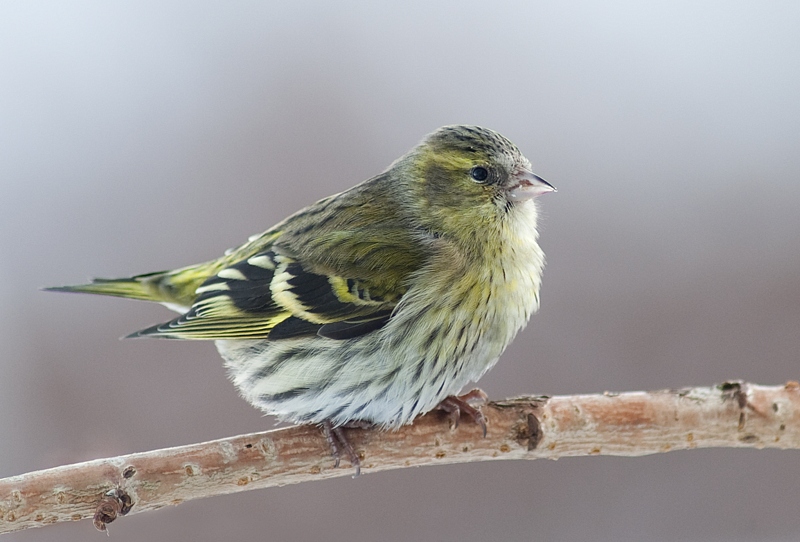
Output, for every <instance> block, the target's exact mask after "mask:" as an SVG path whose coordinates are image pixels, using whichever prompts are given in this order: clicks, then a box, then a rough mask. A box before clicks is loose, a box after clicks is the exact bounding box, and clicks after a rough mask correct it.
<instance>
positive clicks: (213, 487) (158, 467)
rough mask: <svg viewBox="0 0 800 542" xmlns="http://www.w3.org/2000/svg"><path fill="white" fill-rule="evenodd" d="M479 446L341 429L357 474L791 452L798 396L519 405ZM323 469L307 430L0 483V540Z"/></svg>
mask: <svg viewBox="0 0 800 542" xmlns="http://www.w3.org/2000/svg"><path fill="white" fill-rule="evenodd" d="M483 412H484V414H485V415H486V419H487V423H488V433H487V435H486V438H481V435H480V429H479V428H478V427H477V426H475V425H472V424H468V423H463V424H462V425H461V427H459V428H458V429H457V430H451V429H450V428H449V427H448V421H447V416H446V415H445V414H444V413H442V412H432V413H429V414H427V415H425V416H422V417H421V418H419V419H417V420H415V422H414V424H413V425H409V426H405V427H403V428H401V429H400V430H398V431H390V432H385V431H377V430H361V429H348V430H347V432H348V437H349V440H350V441H351V442H352V444H353V446H354V447H355V449H356V450H357V451H358V454H359V456H360V457H361V463H362V468H363V472H365V473H371V472H379V471H384V470H389V469H398V468H404V467H416V466H420V465H435V464H445V463H469V462H474V461H487V460H492V459H539V458H548V459H557V458H560V457H572V456H583V455H616V456H640V455H648V454H654V453H659V452H667V451H671V450H686V449H691V448H712V447H728V448H733V447H746V448H783V449H787V448H791V449H800V384H798V383H797V382H789V383H787V384H786V385H784V386H758V385H751V384H746V383H741V382H727V383H725V384H722V385H719V386H715V387H711V388H687V389H682V390H665V391H656V392H630V393H605V394H602V395H576V396H556V397H549V398H548V397H520V398H515V399H508V400H505V401H499V402H493V403H489V404H488V405H485V406H484V407H483ZM342 463H343V468H339V469H334V468H333V460H332V459H331V457H330V452H329V448H328V445H327V443H326V441H325V438H324V437H323V436H322V433H321V432H320V431H319V429H318V428H316V427H312V426H295V427H289V428H285V429H277V430H273V431H266V432H261V433H252V434H249V435H240V436H236V437H230V438H225V439H220V440H215V441H211V442H204V443H201V444H192V445H188V446H179V447H175V448H166V449H163V450H155V451H151V452H143V453H136V454H130V455H125V456H120V457H114V458H108V459H97V460H94V461H87V462H84V463H78V464H75V465H67V466H63V467H56V468H52V469H47V470H42V471H37V472H31V473H28V474H23V475H19V476H12V477H10V478H5V479H2V480H0V533H7V532H13V531H18V530H21V529H27V528H31V527H40V526H42V525H49V524H52V523H58V522H61V521H75V520H79V519H86V518H94V521H95V526H97V527H98V529H101V530H102V529H105V525H106V524H107V523H109V522H111V521H113V520H114V519H115V518H116V517H117V516H120V515H125V514H126V513H128V512H130V513H132V514H135V513H139V512H145V511H147V510H155V509H157V508H161V507H163V506H167V505H176V504H180V503H182V502H183V501H186V500H190V499H198V498H201V497H209V496H212V495H223V494H227V493H234V492H237V491H246V490H250V489H260V488H265V487H272V486H280V485H285V484H296V483H299V482H306V481H311V480H321V479H326V478H333V477H338V476H350V475H352V473H353V471H352V470H351V469H350V468H348V467H349V466H348V465H347V462H346V461H343V462H342Z"/></svg>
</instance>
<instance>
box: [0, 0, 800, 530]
mask: <svg viewBox="0 0 800 542" xmlns="http://www.w3.org/2000/svg"><path fill="white" fill-rule="evenodd" d="M798 25H800V4H798V3H797V2H791V1H789V2H731V1H726V2H722V1H719V2H702V3H698V2H690V1H685V2H681V1H673V2H660V3H646V4H645V3H640V2H620V1H607V2H602V3H596V2H569V3H567V2H555V1H553V2H538V1H536V2H534V1H519V2H492V3H491V4H489V3H479V2H466V1H464V2H451V3H429V2H414V1H406V2H403V3H402V4H398V5H395V6H391V5H387V4H385V3H374V4H367V3H358V2H335V3H333V2H324V1H308V2H269V3H267V2H238V1H233V2H225V3H196V2H171V3H168V4H165V3H162V2H136V3H128V4H123V3H108V2H74V3H69V4H65V3H57V2H49V3H48V2H36V1H28V2H3V3H2V4H0V72H1V73H2V82H1V83H0V345H2V351H3V354H2V357H0V413H2V415H0V476H10V475H14V474H20V473H24V472H27V471H31V470H34V469H41V468H46V467H52V466H57V465H61V464H66V463H72V462H77V461H83V460H87V459H93V458H98V457H106V456H114V455H118V454H124V453H131V452H136V451H145V450H151V449H155V448H160V447H167V446H175V445H181V444H189V443H194V442H200V441H203V440H208V439H214V438H220V437H224V436H230V435H235V434H239V433H244V432H251V431H259V430H264V429H269V428H271V427H272V426H273V420H272V419H269V418H264V417H262V416H261V414H260V413H259V412H257V411H256V410H254V409H253V408H251V407H250V406H249V405H247V404H246V403H245V402H244V401H242V400H241V399H239V397H238V396H237V394H236V391H235V390H234V388H233V387H232V385H230V384H229V382H228V381H227V379H226V375H225V373H224V370H223V368H222V363H221V361H220V359H219V357H218V355H217V353H216V351H215V348H214V346H213V345H212V344H210V343H200V342H178V341H156V340H130V341H119V340H118V337H120V336H122V335H125V334H127V333H129V332H131V331H134V330H137V329H140V328H142V327H145V326H147V325H149V324H152V323H155V322H158V321H164V320H166V319H169V318H171V313H169V312H168V311H167V310H166V309H163V308H161V307H158V306H150V305H147V304H144V303H137V302H133V301H125V300H115V299H109V298H105V299H104V298H93V297H89V296H85V297H82V296H69V295H59V294H51V293H43V292H40V291H38V288H39V287H42V286H46V285H60V284H68V283H76V282H81V281H84V280H85V279H87V278H89V277H91V276H100V277H117V276H127V275H131V274H133V273H140V272H147V271H155V270H160V269H165V268H172V267H178V266H182V265H186V264H190V263H195V262H198V261H202V260H205V259H209V258H212V257H216V256H218V255H219V254H221V252H222V251H223V250H225V249H226V248H228V247H232V246H235V245H238V244H239V243H241V242H243V241H244V240H245V239H246V238H247V237H248V236H249V235H250V234H253V233H257V232H260V231H262V230H264V229H266V228H267V227H269V226H270V225H272V224H273V223H275V222H277V221H278V220H280V219H282V218H283V217H284V216H285V215H286V214H288V213H290V212H292V211H294V210H296V209H298V208H300V207H301V206H304V205H306V204H309V203H311V202H313V201H315V200H317V199H318V198H321V197H323V196H326V195H328V194H331V193H333V192H336V191H340V190H343V189H345V188H348V187H350V186H351V185H353V184H355V183H357V182H359V181H361V180H363V179H366V178H368V177H370V176H372V175H374V174H376V173H378V172H380V171H381V170H382V169H384V168H385V167H386V166H388V164H389V163H390V162H391V161H392V160H393V159H395V158H397V157H398V156H400V155H401V154H402V153H404V152H405V151H406V150H408V149H409V148H410V147H412V146H413V145H414V144H416V143H417V141H419V139H420V138H421V137H422V136H423V135H425V134H426V133H428V132H430V131H432V130H434V129H435V128H437V127H438V126H440V125H444V124H452V123H473V124H481V125H485V126H487V127H490V128H493V129H495V130H498V131H500V132H501V133H503V134H504V135H506V136H507V137H509V138H510V139H511V140H512V141H514V142H515V143H516V144H517V145H518V146H519V147H520V148H521V149H522V150H523V152H524V153H525V154H526V155H527V156H528V157H529V158H530V159H531V161H532V162H533V164H534V169H535V171H536V172H537V173H538V174H540V175H542V176H543V177H545V178H546V179H548V180H550V181H552V182H553V184H555V185H556V186H557V187H558V189H559V191H558V193H557V194H552V195H550V194H548V195H547V196H545V197H543V198H542V199H541V208H542V214H543V220H542V227H541V232H542V234H541V244H542V246H543V248H544V249H545V251H546V253H547V256H548V266H547V269H546V272H545V277H544V287H543V291H542V309H541V311H540V312H539V314H537V315H536V316H534V318H533V320H532V321H531V324H530V325H529V327H528V329H527V330H526V331H525V332H524V333H522V334H521V335H520V336H519V337H518V339H517V340H516V341H515V342H514V344H513V345H512V346H511V347H510V348H509V350H508V351H507V352H506V354H505V355H504V357H503V359H502V360H501V361H500V363H499V364H498V365H497V367H496V368H495V369H494V370H493V371H492V372H491V373H489V374H488V375H487V376H486V377H485V378H484V379H482V380H481V382H480V385H481V387H482V388H483V389H484V390H486V391H487V392H488V393H489V395H490V396H491V397H492V398H498V399H499V398H503V397H506V396H511V395H515V394H523V393H539V394H575V393H592V392H602V391H604V390H640V389H662V388H671V387H680V386H689V385H711V384H713V383H718V382H721V381H723V380H725V379H729V378H741V379H747V380H750V381H753V382H757V383H762V384H782V383H784V382H785V381H786V380H788V379H798V378H800V359H799V356H798V352H800V280H798V279H799V277H800V249H798V240H799V239H800V182H798V181H800V99H799V97H800V35H798V33H797V28H798ZM799 482H800V453H798V452H797V451H783V452H781V451H769V450H765V451H754V450H697V451H691V452H675V453H670V454H664V455H658V456H651V457H645V458H638V459H627V458H625V459H623V458H608V457H590V458H576V459H566V460H561V461H558V462H548V461H536V462H494V463H483V464H474V465H463V466H442V467H428V468H424V469H415V470H403V471H397V472H391V473H383V474H369V473H368V472H367V473H366V474H365V475H364V476H362V477H361V478H359V479H357V480H351V479H349V478H342V479H338V480H330V481H325V482H321V483H309V484H303V485H297V486H291V487H283V488H275V489H271V490H263V491H255V492H247V493H241V494H238V495H232V496H226V497H218V498H213V499H208V500H204V501H196V502H190V503H186V504H183V505H181V506H179V507H170V508H167V509H163V510H160V511H158V512H154V513H147V514H141V515H135V516H131V517H128V518H125V519H124V520H121V521H119V522H117V523H114V524H113V525H111V526H110V530H111V533H112V536H113V538H114V540H116V541H117V542H124V541H128V540H147V541H159V540H169V541H180V540H187V541H188V540H192V541H196V540H245V539H247V540H285V541H295V540H296V541H305V540H327V541H330V542H336V541H348V542H358V541H372V540H382V541H416V540H442V541H449V540H453V541H456V540H457V541H460V542H467V541H478V540H503V541H517V540H519V541H523V540H556V541H561V540H563V541H581V540H592V541H605V540H608V541H612V540H613V541H627V540H631V541H640V540H648V541H673V540H681V541H695V540H697V541H715V540H726V541H739V540H741V541H745V540H760V541H789V540H797V539H798V538H800V514H798V503H799V502H800V483H799ZM103 538H105V537H104V535H101V534H99V533H96V532H94V528H93V527H92V525H91V523H90V522H88V521H83V522H78V523H72V524H65V525H58V526H51V527H47V528H43V529H36V530H32V531H27V532H21V533H17V534H14V535H10V536H9V537H8V538H7V539H8V540H9V541H21V542H32V541H56V540H57V541H73V540H74V541H77V540H81V541H83V540H90V539H91V540H94V539H97V540H100V539H103ZM3 540H4V541H5V540H6V538H4V539H3Z"/></svg>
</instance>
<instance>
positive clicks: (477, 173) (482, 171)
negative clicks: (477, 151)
mask: <svg viewBox="0 0 800 542" xmlns="http://www.w3.org/2000/svg"><path fill="white" fill-rule="evenodd" d="M469 174H470V176H471V177H472V178H473V179H474V180H475V181H477V182H479V183H482V182H484V181H486V179H488V178H489V171H488V170H487V169H486V168H485V167H481V166H475V167H474V168H472V169H471V170H470V171H469Z"/></svg>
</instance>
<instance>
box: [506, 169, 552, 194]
mask: <svg viewBox="0 0 800 542" xmlns="http://www.w3.org/2000/svg"><path fill="white" fill-rule="evenodd" d="M514 180H516V181H517V183H516V184H514V185H512V186H511V187H510V188H509V189H508V197H509V199H512V200H514V201H525V200H529V199H532V198H535V197H536V196H541V195H542V194H545V193H547V192H556V187H555V186H553V185H552V184H550V183H548V182H547V181H545V180H544V179H542V178H541V177H539V176H538V175H536V174H535V173H533V172H532V171H528V170H527V169H523V170H520V171H519V172H518V173H517V174H516V175H514Z"/></svg>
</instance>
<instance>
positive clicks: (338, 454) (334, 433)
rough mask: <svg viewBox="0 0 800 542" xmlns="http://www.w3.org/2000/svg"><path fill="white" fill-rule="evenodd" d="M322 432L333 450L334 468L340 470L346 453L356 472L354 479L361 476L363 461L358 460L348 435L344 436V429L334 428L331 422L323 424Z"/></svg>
mask: <svg viewBox="0 0 800 542" xmlns="http://www.w3.org/2000/svg"><path fill="white" fill-rule="evenodd" d="M322 432H323V434H324V435H325V440H327V441H328V446H329V447H330V449H331V455H332V456H333V459H334V461H333V468H334V469H338V468H339V463H340V460H341V458H342V452H344V453H345V454H346V455H347V458H348V459H349V460H350V465H351V466H352V467H353V468H354V469H355V471H356V472H355V474H354V475H353V478H355V477H357V476H359V475H360V474H361V460H360V459H359V458H358V454H357V453H356V451H355V449H354V448H353V446H352V445H351V444H350V441H349V440H348V439H347V435H345V434H344V429H343V428H342V427H334V426H333V424H331V422H330V421H325V422H322Z"/></svg>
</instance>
